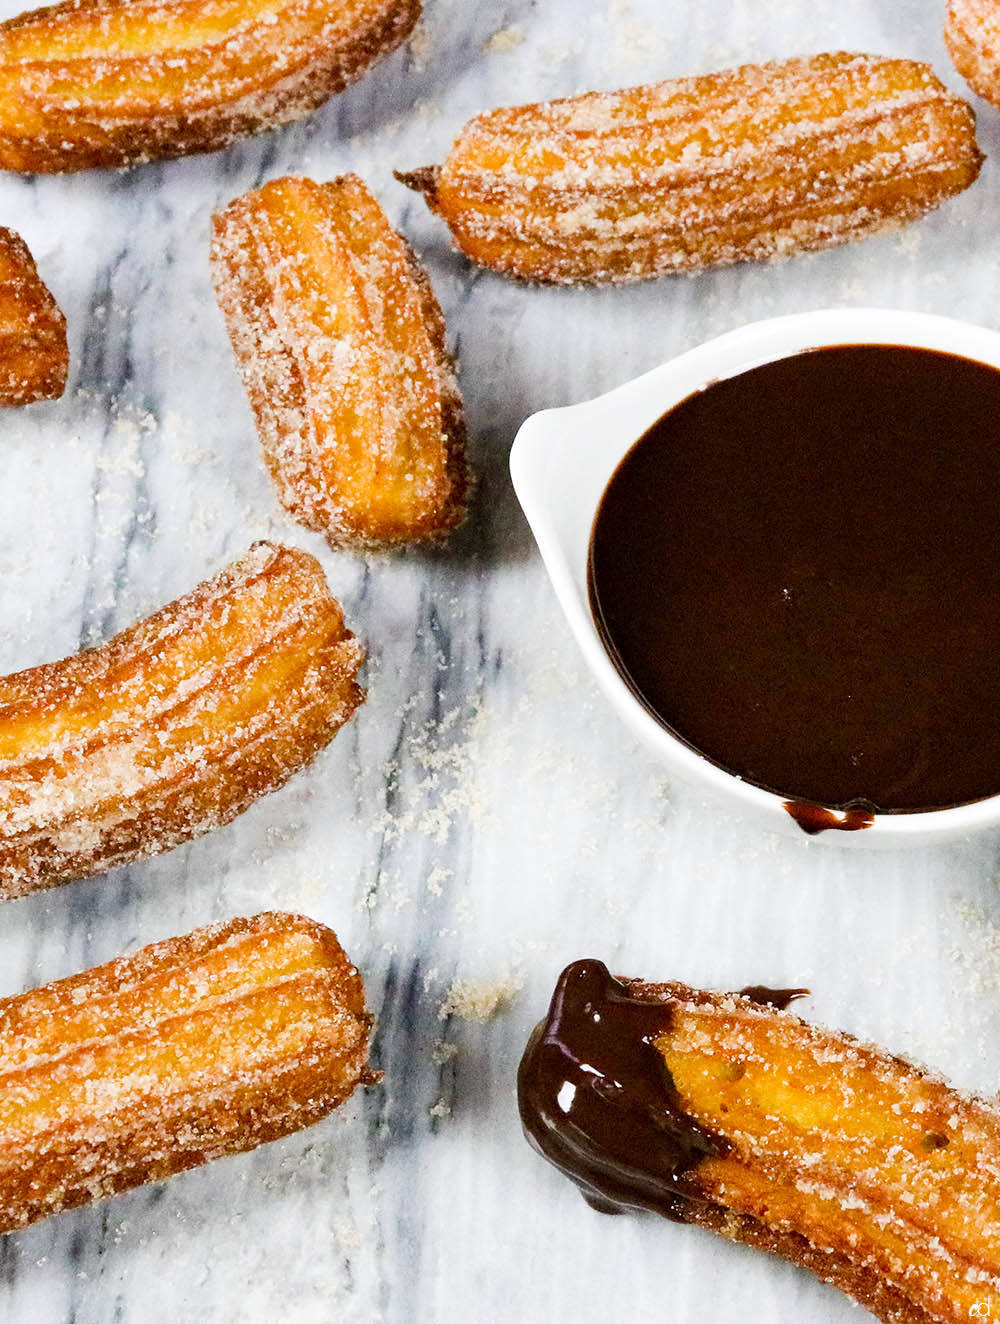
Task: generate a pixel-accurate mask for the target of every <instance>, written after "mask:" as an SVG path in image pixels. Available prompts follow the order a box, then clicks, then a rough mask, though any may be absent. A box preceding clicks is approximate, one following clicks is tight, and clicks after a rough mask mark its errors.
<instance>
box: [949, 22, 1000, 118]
mask: <svg viewBox="0 0 1000 1324" xmlns="http://www.w3.org/2000/svg"><path fill="white" fill-rule="evenodd" d="M944 35H945V41H946V43H947V46H948V54H949V55H950V56H951V58H952V60H954V62H955V68H956V69H957V70H958V72H959V73H960V74H961V75H962V77H963V78H964V79H965V80H966V81H967V82H968V84H969V86H970V87H971V88H972V90H973V91H974V92H978V93H979V95H980V96H981V97H985V98H986V100H987V101H992V102H993V104H994V105H995V106H1000V7H998V6H997V4H996V0H949V3H948V18H947V21H946V23H945V30H944Z"/></svg>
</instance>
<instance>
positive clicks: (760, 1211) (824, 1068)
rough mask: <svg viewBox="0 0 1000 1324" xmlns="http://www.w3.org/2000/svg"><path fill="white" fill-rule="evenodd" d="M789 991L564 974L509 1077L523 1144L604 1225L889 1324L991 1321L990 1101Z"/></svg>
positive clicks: (998, 1266)
mask: <svg viewBox="0 0 1000 1324" xmlns="http://www.w3.org/2000/svg"><path fill="white" fill-rule="evenodd" d="M802 991H803V990H799V989H794V990H781V991H774V992H772V991H770V990H767V989H764V988H753V989H745V990H744V991H743V993H742V994H718V993H703V992H698V991H696V990H693V989H690V988H687V987H685V986H684V985H683V984H652V985H646V984H641V983H638V982H636V981H630V980H624V981H622V980H617V979H613V978H612V977H611V975H610V974H609V973H608V971H607V969H606V967H605V966H603V965H602V964H601V963H600V962H599V961H579V962H577V963H575V964H574V965H571V966H569V967H568V969H567V970H566V971H565V972H564V973H563V975H562V978H561V979H560V981H559V985H558V987H557V989H556V993H555V996H554V998H553V1000H552V1006H551V1009H550V1011H549V1016H548V1018H547V1020H546V1021H545V1022H543V1024H542V1025H540V1026H539V1027H538V1030H537V1031H536V1032H535V1035H534V1037H533V1039H532V1041H531V1044H530V1045H529V1047H528V1050H527V1052H526V1053H525V1056H524V1059H523V1061H522V1064H521V1070H520V1075H519V1098H520V1104H521V1116H522V1120H523V1122H524V1126H525V1129H526V1132H527V1134H528V1137H529V1139H530V1140H531V1141H532V1143H533V1144H534V1145H535V1147H536V1148H537V1149H538V1150H539V1152H540V1153H541V1154H543V1155H544V1156H545V1157H546V1158H547V1159H549V1160H550V1161H551V1162H552V1163H554V1164H555V1165H556V1166H557V1167H559V1168H560V1169H561V1170H562V1171H563V1172H565V1173H566V1175H567V1176H569V1177H571V1178H572V1179H573V1180H574V1181H575V1182H577V1183H578V1185H579V1186H580V1188H581V1190H582V1191H583V1193H584V1195H585V1196H586V1197H587V1198H588V1199H589V1200H590V1201H591V1203H593V1204H594V1205H596V1206H597V1207H598V1208H601V1209H606V1210H609V1211H610V1210H618V1209H624V1208H637V1209H646V1210H653V1211H656V1212H659V1213H662V1214H665V1215H667V1216H668V1217H670V1218H672V1219H676V1220H678V1221H680V1222H690V1223H696V1224H699V1225H702V1226H705V1227H708V1228H711V1229H713V1230H714V1231H716V1232H720V1233H722V1235H723V1236H727V1237H730V1238H732V1239H734V1240H736V1241H742V1242H745V1243H747V1244H749V1245H751V1246H756V1247H758V1248H760V1249H762V1250H767V1251H771V1252H774V1253H776V1254H779V1255H782V1256H784V1257H786V1258H788V1259H790V1260H793V1261H794V1262H796V1263H797V1264H800V1265H802V1266H803V1267H805V1268H807V1269H810V1270H811V1271H812V1272H813V1273H815V1274H817V1275H818V1276H819V1277H820V1278H822V1279H823V1281H824V1282H828V1283H832V1284H834V1285H835V1286H837V1287H839V1288H841V1289H842V1290H843V1291H845V1292H847V1293H848V1294H849V1295H851V1296H852V1297H854V1298H856V1299H857V1300H858V1301H859V1302H861V1303H862V1304H863V1305H865V1306H867V1307H868V1309H869V1310H871V1311H872V1312H873V1313H874V1314H875V1315H876V1316H878V1317H879V1318H880V1319H881V1320H883V1321H885V1322H886V1324H959V1321H965V1320H968V1319H969V1318H970V1317H974V1316H975V1314H976V1313H987V1314H994V1315H995V1314H997V1313H1000V1108H998V1106H997V1103H996V1101H995V1100H991V1101H986V1100H983V1099H977V1098H972V1097H969V1096H966V1095H963V1094H960V1093H958V1092H957V1091H956V1090H953V1089H951V1088H949V1087H948V1086H947V1085H946V1084H944V1082H943V1081H941V1080H940V1079H939V1078H937V1077H935V1076H931V1075H929V1074H927V1073H926V1072H924V1071H922V1070H919V1069H918V1068H916V1067H914V1066H911V1065H909V1064H908V1063H906V1062H904V1061H902V1060H901V1059H899V1058H897V1057H893V1056H890V1055H889V1054H888V1053H886V1052H884V1051H883V1050H881V1049H878V1048H874V1047H870V1046H866V1045H862V1044H859V1043H857V1042H856V1041H855V1040H853V1039H851V1038H850V1037H849V1036H847V1035H843V1034H836V1033H832V1032H830V1031H827V1030H822V1029H818V1028H816V1027H815V1026H811V1025H808V1024H806V1022H804V1021H802V1020H800V1019H798V1017H796V1016H793V1015H791V1014H790V1013H788V1012H787V1011H785V1010H783V1008H784V1007H785V1006H786V1005H787V1003H788V1002H789V1001H790V1000H791V999H792V998H793V997H795V996H798V995H799V994H800V993H801V992H802ZM984 1302H985V1303H986V1305H985V1308H984V1306H983V1303H984Z"/></svg>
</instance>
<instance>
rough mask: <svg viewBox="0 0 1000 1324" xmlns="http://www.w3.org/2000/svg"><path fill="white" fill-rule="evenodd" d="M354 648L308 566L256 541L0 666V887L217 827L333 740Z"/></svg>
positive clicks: (118, 859) (91, 869) (26, 884)
mask: <svg viewBox="0 0 1000 1324" xmlns="http://www.w3.org/2000/svg"><path fill="white" fill-rule="evenodd" d="M362 658H363V650H362V648H361V646H360V644H359V643H358V642H357V640H356V639H355V638H354V636H353V635H352V634H351V633H350V631H348V630H347V629H346V628H345V626H344V619H343V615H342V613H341V610H340V607H339V605H338V603H337V602H336V601H335V600H334V598H332V597H331V595H330V592H329V589H328V588H327V585H326V580H325V578H324V576H323V571H322V569H321V567H320V565H319V563H318V562H317V561H316V560H314V558H313V557H311V556H308V555H307V554H306V553H305V552H300V551H297V550H295V549H292V548H288V547H281V546H277V545H274V544H271V543H258V544H256V546H254V547H253V548H251V550H250V551H249V552H248V553H247V554H246V555H245V556H243V557H242V558H241V559H240V560H238V561H236V562H234V563H233V564H232V565H230V566H229V567H228V568H227V569H225V570H223V571H222V572H221V573H220V574H218V575H216V576H215V578H214V579H210V580H208V581H207V582H206V583H204V584H201V585H200V586H199V587H198V588H196V589H194V590H193V591H192V592H191V593H189V594H187V595H186V596H185V597H183V598H180V599H179V600H178V601H177V602H174V603H172V604H171V605H170V606H168V607H164V608H163V609H162V610H161V611H159V612H157V613H156V615H154V616H151V617H150V618H149V619H148V620H145V621H141V622H139V624H137V625H134V626H132V627H131V629H128V630H125V631H123V633H121V634H119V635H116V636H115V638H113V639H111V640H110V641H109V642H108V643H106V644H104V645H102V646H101V647H100V648H96V649H93V650H91V651H88V652H83V653H78V654H76V655H75V656H73V657H69V658H66V659H64V660H63V661H61V662H54V663H49V664H47V665H45V666H40V667H34V668H32V669H31V670H28V671H21V672H19V673H17V674H16V675H13V676H7V677H5V678H0V896H3V897H14V896H20V895H21V894H23V893H26V892H30V891H32V890H34V889H35V888H39V887H47V886H51V885H52V884H54V883H60V882H66V881H68V880H70V879H73V878H82V877H85V876H87V875H89V874H94V873H99V872H100V871H102V870H104V869H109V868H111V867H112V866H114V865H119V864H124V863H127V862H128V861H130V860H135V859H138V858H140V857H142V856H146V855H152V854H155V853H158V852H160V851H165V850H169V849H170V848H171V847H173V846H176V845H178V844H180V843H181V842H184V841H189V840H190V839H191V838H192V837H196V836H198V835H199V834H201V833H203V832H207V831H209V830H210V829H212V828H214V827H218V826H219V825H221V824H223V823H227V822H228V821H229V820H230V819H232V818H234V817H235V816H236V815H237V814H239V813H241V812H242V811H243V810H244V809H246V808H247V807H248V806H249V805H250V804H251V803H252V802H253V801H254V800H256V799H258V798H259V797H260V796H262V795H266V794H267V793H268V792H270V791H273V790H275V789H276V788H277V787H279V786H281V785H282V783H283V782H285V781H286V780H287V779H288V778H289V777H290V776H291V775H292V774H293V773H295V772H297V771H298V770H299V769H300V768H302V767H304V766H305V765H306V764H307V763H308V762H309V761H310V760H311V759H312V758H313V757H314V755H316V754H317V753H318V752H319V751H320V750H321V749H322V748H323V747H324V746H325V745H327V744H328V743H329V741H330V740H332V739H333V737H334V735H335V734H336V732H337V731H338V730H339V728H340V727H341V725H342V724H343V723H344V722H345V721H347V719H348V718H349V717H350V716H351V714H352V713H353V712H354V710H355V708H357V706H358V704H359V703H360V702H361V700H362V698H363V693H362V691H361V689H360V688H359V687H358V684H357V672H358V668H359V667H360V665H361V661H362Z"/></svg>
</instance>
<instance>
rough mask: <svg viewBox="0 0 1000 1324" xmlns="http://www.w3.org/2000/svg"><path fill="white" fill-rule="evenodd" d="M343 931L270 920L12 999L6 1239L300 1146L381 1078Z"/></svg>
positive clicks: (4, 1004) (3, 1061)
mask: <svg viewBox="0 0 1000 1324" xmlns="http://www.w3.org/2000/svg"><path fill="white" fill-rule="evenodd" d="M371 1019H372V1018H371V1016H370V1015H369V1014H368V1012H367V1011H366V1009H365V997H364V988H363V986H362V983H361V978H360V976H359V974H358V972H357V970H356V969H355V968H354V966H353V965H351V963H350V961H349V960H348V958H347V956H346V955H345V953H344V951H343V949H342V948H341V946H340V944H339V943H338V941H337V938H336V936H335V935H334V934H333V933H332V932H331V930H330V929H327V928H324V927H323V925H321V924H317V923H315V922H314V921H312V920H308V919H303V918H302V917H301V916H297V915H281V914H266V915H257V916H256V917H255V918H253V919H237V920H233V921H232V922H231V923H229V924H216V925H212V926H211V927H209V928H204V929H198V930H196V931H195V932H194V933H190V934H188V935H187V936H186V937H183V938H171V939H168V940H167V941H166V942H159V943H156V944H154V945H153V946H151V947H146V948H143V950H142V951H139V952H136V954H135V955H134V956H127V957H122V958H120V959H119V960H116V961H111V962H109V963H108V964H107V965H102V966H98V967H97V968H96V969H94V970H88V971H86V972H85V973H83V974H80V975H75V976H73V977H72V978H70V979H61V980H58V981H57V982H56V983H52V984H46V985H45V986H44V987H43V988H36V989H32V990H31V991H30V992H28V993H22V994H21V995H20V996H18V997H12V998H5V999H3V1000H0V1233H3V1232H10V1231H11V1230H12V1229H14V1228H19V1227H23V1226H25V1225H26V1224H28V1223H33V1222H35V1220H36V1219H39V1218H43V1217H45V1216H46V1215H48V1214H55V1213H58V1212H59V1211H60V1210H63V1209H70V1208H73V1207H74V1206H76V1205H81V1204H88V1203H90V1202H91V1201H93V1200H97V1199H101V1198H103V1197H105V1196H109V1195H114V1194H115V1193H116V1192H117V1191H122V1190H126V1189H128V1188H129V1187H132V1186H138V1185H141V1184H142V1183H144V1182H150V1181H159V1180H161V1179H162V1178H164V1177H170V1176H172V1175H173V1174H174V1173H177V1172H182V1171H184V1170H185V1169H187V1168H193V1167H196V1166H198V1165H199V1164H202V1163H205V1162H207V1161H208V1160H209V1159H215V1158H221V1157H222V1156H223V1155H226V1154H238V1153H241V1152H242V1151H244V1150H248V1149H254V1148H256V1146H258V1145H262V1144H265V1143H266V1142H268V1141H270V1140H276V1139H278V1138H279V1137H280V1136H285V1135H290V1134H291V1133H292V1132H293V1131H298V1130H300V1129H301V1128H302V1127H305V1126H310V1125H312V1123H314V1122H317V1121H319V1119H320V1118H321V1117H324V1116H326V1114H327V1113H328V1112H330V1111H331V1110H332V1109H333V1108H336V1107H337V1105H338V1104H340V1103H343V1101H344V1100H345V1099H346V1098H347V1097H348V1096H349V1095H350V1094H351V1093H352V1092H353V1090H354V1089H355V1088H356V1087H357V1086H358V1085H359V1084H362V1083H369V1082H371V1081H372V1080H374V1079H375V1077H374V1076H373V1075H372V1073H371V1072H370V1071H369V1070H368V1036H369V1031H370V1027H371Z"/></svg>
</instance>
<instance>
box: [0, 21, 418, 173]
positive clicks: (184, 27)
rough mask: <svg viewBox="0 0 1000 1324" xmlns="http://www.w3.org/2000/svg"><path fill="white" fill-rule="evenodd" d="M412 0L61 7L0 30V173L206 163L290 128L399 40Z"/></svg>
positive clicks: (406, 31) (408, 25)
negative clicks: (189, 158)
mask: <svg viewBox="0 0 1000 1324" xmlns="http://www.w3.org/2000/svg"><path fill="white" fill-rule="evenodd" d="M419 16H420V0H337V3H336V4H330V3H329V2H328V0H240V2H239V3H237V2H236V0H82V2H81V0H64V3H61V4H57V5H49V6H46V7H44V8H42V9H36V10H31V11H29V12H27V13H24V14H21V15H20V16H19V17H17V18H13V19H10V20H8V21H7V22H6V23H3V24H0V169H5V170H18V171H23V172H37V171H42V172H52V171H65V170H83V169H87V168H90V167H94V166H122V165H131V164H135V163H137V162H141V161H150V160H156V159H161V158H165V157H172V156H183V155H186V154H187V153H190V152H208V151H214V150H215V149H217V148H220V147H224V146H225V145H226V144H227V143H229V142H231V141H232V140H233V139H235V138H240V137H244V136H245V135H247V134H251V133H258V132H261V131H262V130H265V129H270V128H274V127H275V126H277V125H279V124H286V123H289V122H290V121H292V120H297V119H301V118H302V117H303V116H305V115H308V114H310V113H311V112H312V111H313V110H315V109H316V108H317V106H320V105H322V103H323V102H324V101H325V100H326V99H327V98H328V97H330V96H331V95H332V94H333V93H334V92H339V91H340V90H341V89H342V88H343V87H345V86H346V85H347V84H348V83H349V82H351V81H352V80H353V79H355V78H357V77H359V76H360V75H361V74H362V73H364V71H365V70H366V69H368V68H369V66H370V65H372V64H373V63H374V62H375V61H376V60H378V59H379V58H381V57H382V56H383V55H385V54H387V53H388V52H389V51H391V50H394V49H395V48H396V47H397V46H398V45H399V44H400V43H401V42H403V41H404V40H405V39H406V38H407V37H408V36H409V35H410V33H411V32H412V30H413V27H414V25H415V24H416V21H417V19H418V18H419Z"/></svg>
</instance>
